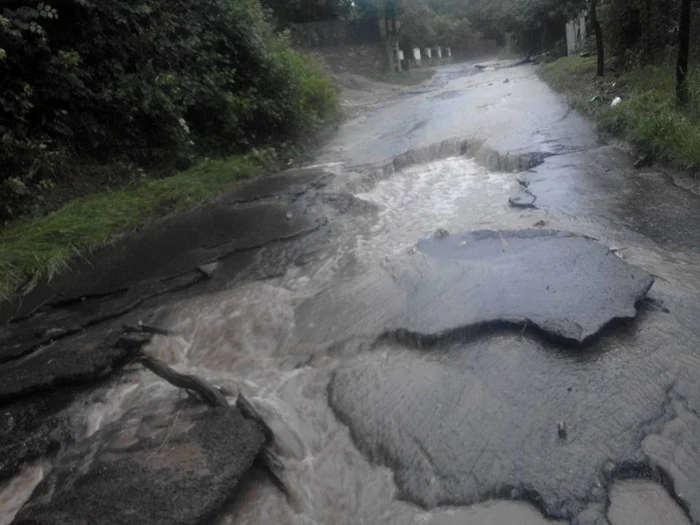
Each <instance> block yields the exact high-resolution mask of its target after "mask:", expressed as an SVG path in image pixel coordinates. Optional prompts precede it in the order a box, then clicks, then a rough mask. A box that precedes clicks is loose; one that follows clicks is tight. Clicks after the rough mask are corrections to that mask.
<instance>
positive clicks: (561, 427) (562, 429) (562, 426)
mask: <svg viewBox="0 0 700 525" xmlns="http://www.w3.org/2000/svg"><path fill="white" fill-rule="evenodd" d="M557 433H558V434H559V439H566V435H567V432H566V423H564V422H563V421H559V424H558V425H557Z"/></svg>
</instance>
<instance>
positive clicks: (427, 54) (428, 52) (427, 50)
mask: <svg viewBox="0 0 700 525" xmlns="http://www.w3.org/2000/svg"><path fill="white" fill-rule="evenodd" d="M425 56H426V58H427V59H428V60H430V59H431V58H433V53H432V52H431V51H430V48H429V47H426V48H425Z"/></svg>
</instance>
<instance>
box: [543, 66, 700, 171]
mask: <svg viewBox="0 0 700 525" xmlns="http://www.w3.org/2000/svg"><path fill="white" fill-rule="evenodd" d="M698 69H699V68H696V71H693V72H692V73H693V74H692V75H691V76H690V79H691V81H690V84H689V88H690V91H691V96H692V100H693V101H694V103H693V104H691V105H690V106H688V107H687V108H685V109H684V110H680V109H679V108H678V107H677V106H676V104H675V76H674V65H673V64H672V63H671V62H668V63H665V64H662V65H657V66H645V67H641V68H637V69H634V70H631V71H628V72H625V73H624V74H621V75H619V76H618V77H617V78H606V79H596V78H595V58H594V57H590V58H579V57H569V58H563V59H560V60H558V61H556V62H552V63H550V64H546V65H544V66H542V68H541V69H540V75H541V76H542V78H543V79H544V80H545V81H547V82H548V83H549V84H550V85H551V86H552V87H553V88H555V89H557V90H558V91H562V92H564V93H566V94H567V95H569V97H570V101H571V103H572V105H573V106H574V107H575V108H576V109H578V110H580V111H582V112H583V113H586V114H588V115H590V116H592V117H593V118H595V119H596V121H597V122H598V125H599V127H600V129H601V131H604V132H606V133H611V134H613V135H616V136H620V137H622V138H624V139H626V140H628V141H629V142H630V143H632V144H633V145H634V146H636V147H637V148H638V150H639V151H640V152H641V153H643V154H647V155H651V156H653V157H655V158H657V159H661V160H667V161H670V162H672V163H673V164H675V165H677V166H678V167H680V168H684V169H689V170H698V169H700V70H698ZM616 96H620V97H621V98H622V103H620V104H619V105H618V106H616V107H614V108H613V107H611V104H610V103H611V101H612V100H613V98H614V97H616Z"/></svg>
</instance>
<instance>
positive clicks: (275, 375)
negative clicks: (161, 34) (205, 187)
mask: <svg viewBox="0 0 700 525" xmlns="http://www.w3.org/2000/svg"><path fill="white" fill-rule="evenodd" d="M506 79H507V80H508V82H506ZM382 97H384V98H382V99H381V100H379V99H377V100H374V101H373V100H372V93H371V92H369V93H366V94H363V104H369V105H371V107H372V111H364V112H363V111H356V112H354V117H353V118H351V119H349V120H348V121H347V122H346V123H344V124H343V125H342V126H341V128H340V129H339V131H338V132H337V134H336V135H335V136H333V137H331V138H330V139H329V140H328V142H327V143H326V144H325V145H324V146H322V147H321V148H320V149H319V151H318V153H317V158H316V159H315V161H314V164H315V166H310V167H308V168H305V169H303V170H295V171H291V172H288V173H283V174H279V175H276V176H273V177H268V178H266V179H261V180H259V181H256V182H254V183H252V184H251V185H249V186H247V187H244V188H241V189H240V190H238V191H236V192H234V193H233V194H231V195H228V196H226V197H225V198H224V199H222V200H221V201H220V202H218V203H216V204H214V205H211V206H208V207H207V208H206V209H203V210H197V211H194V212H189V213H187V214H181V215H177V216H174V217H170V218H167V219H164V220H162V221H159V222H158V223H156V224H153V225H151V226H149V227H147V228H144V230H142V231H141V232H139V233H137V234H135V235H133V236H130V237H127V238H125V239H124V240H123V241H121V242H119V243H117V244H115V245H114V246H112V247H110V248H108V249H107V250H105V251H104V252H102V253H101V254H100V255H98V256H97V257H96V258H95V259H94V260H92V261H90V262H89V263H88V262H85V263H79V264H78V265H77V266H76V267H75V272H74V273H72V274H68V275H66V276H65V277H62V278H60V279H58V280H57V281H55V282H54V283H52V284H51V285H49V286H45V287H41V288H40V289H38V290H37V291H36V292H35V293H33V294H32V295H30V296H28V297H26V298H24V300H23V301H22V302H21V303H16V304H13V305H5V306H4V307H3V309H2V310H1V311H0V314H1V315H2V319H3V320H4V326H3V329H2V331H0V341H2V343H0V344H2V348H3V350H2V351H0V377H3V381H2V385H1V386H0V415H2V416H3V419H2V424H1V425H0V451H5V452H6V453H5V454H3V458H9V459H5V460H4V461H3V460H2V459H0V474H1V475H2V477H3V479H4V480H5V481H4V485H0V509H1V510H0V524H9V523H11V522H12V520H13V519H14V516H15V514H16V513H17V512H18V511H19V509H20V508H21V507H22V506H23V505H24V508H23V510H21V511H19V513H18V514H17V523H30V522H31V523H61V522H71V521H70V519H72V520H73V522H78V521H79V520H80V519H83V518H84V519H88V518H89V521H91V522H94V523H99V522H105V523H107V522H114V523H121V522H124V523H126V522H128V519H129V516H132V515H133V513H134V512H136V513H138V514H139V515H140V516H141V517H142V518H143V520H142V522H143V523H161V522H163V523H165V522H170V523H183V524H184V523H207V522H212V523H216V524H218V525H229V524H231V525H233V524H238V523H243V524H251V525H252V524H262V523H273V522H274V523H288V524H302V523H303V524H308V523H319V524H321V523H324V524H325V523H334V524H345V523H346V524H356V523H372V524H382V523H385V524H406V525H408V524H419V523H420V524H422V523H425V524H434V525H437V524H440V525H453V524H454V525H457V524H460V525H461V524H474V525H477V524H479V525H484V524H493V525H506V524H511V523H516V522H517V523H524V524H528V525H529V524H533V525H534V524H537V525H540V524H546V523H556V522H557V520H558V521H559V522H564V523H566V522H570V523H575V524H579V525H584V524H606V523H609V524H611V525H623V524H627V523H648V524H666V523H674V524H675V523H678V524H681V523H700V490H699V489H698V487H700V418H699V416H698V410H700V388H698V386H697V377H698V376H699V375H700V355H699V354H698V350H697V341H698V337H699V336H700V327H699V326H698V325H697V318H698V315H700V297H699V296H698V291H699V290H700V271H698V269H697V268H698V263H699V262H700V235H698V234H699V233H700V232H699V229H700V216H698V214H699V213H700V212H699V211H698V210H700V197H698V196H696V195H695V194H693V193H691V192H689V191H687V190H685V189H682V188H680V187H678V186H676V185H675V184H674V180H673V179H672V178H671V177H670V176H669V175H667V174H666V173H664V172H661V171H657V170H655V169H654V168H645V169H643V170H641V171H640V170H636V169H635V168H634V167H633V162H634V159H632V158H630V157H629V156H628V155H626V154H625V153H624V152H622V151H621V150H619V149H616V148H613V147H611V146H608V145H605V144H603V143H602V142H601V141H600V140H599V138H598V136H597V134H596V133H595V130H594V129H593V128H592V126H591V125H590V124H588V123H587V122H586V121H585V120H584V119H582V118H581V117H580V116H579V115H577V114H576V113H574V112H571V111H569V109H568V108H567V105H566V103H565V101H564V100H562V99H561V98H560V97H559V96H557V95H556V94H554V93H553V92H552V91H551V90H549V88H547V87H546V86H545V85H544V84H543V83H541V82H540V81H539V80H538V79H537V77H536V75H535V70H534V68H533V66H522V67H518V68H502V69H499V68H487V69H486V70H477V69H476V68H474V67H473V65H470V64H462V65H453V66H447V67H444V68H440V69H439V70H438V74H437V76H436V77H435V78H434V79H433V80H432V81H430V82H429V83H428V84H426V85H424V86H421V87H420V89H411V90H408V89H404V90H398V91H396V92H391V93H390V94H389V95H387V93H385V92H382ZM387 97H388V98H387ZM528 195H530V196H532V197H528ZM524 197H527V198H526V199H525V200H524V201H523V198H524ZM514 202H515V203H516V204H517V203H523V202H524V203H525V204H526V206H520V205H515V206H514V205H513V203H514ZM139 322H143V323H145V324H147V325H150V326H155V327H158V328H159V329H162V330H163V331H164V332H163V334H162V335H158V334H156V335H149V337H147V338H142V339H139V338H138V337H136V338H135V336H134V334H131V333H126V332H125V331H124V328H123V325H130V326H139ZM127 332H129V331H128V330H127ZM141 346H144V349H145V352H146V353H148V354H149V355H152V356H154V357H157V358H160V359H162V360H163V361H165V362H167V363H168V364H169V365H171V366H173V367H174V368H176V369H177V370H178V371H180V372H183V373H188V374H196V375H198V376H199V377H202V378H205V379H207V380H208V381H210V382H212V383H213V384H215V385H218V386H220V387H221V388H222V389H223V390H222V391H223V392H225V393H226V395H227V396H228V397H229V400H230V402H231V405H233V404H234V401H235V397H236V395H237V394H238V393H243V394H245V396H246V397H247V398H248V399H249V400H250V401H251V403H252V404H253V406H254V407H255V409H256V410H257V411H258V413H259V414H260V415H261V416H262V417H263V419H264V420H265V422H266V423H267V425H269V427H270V428H271V429H272V431H273V433H274V435H275V444H274V452H275V453H276V454H277V455H278V456H279V458H280V460H281V461H282V463H283V465H284V471H283V479H284V483H285V486H286V488H287V493H286V494H285V493H284V492H282V491H280V490H279V488H278V487H276V486H275V485H274V483H272V482H271V480H270V478H269V477H268V476H267V475H266V474H265V472H264V470H262V469H261V468H259V467H257V466H253V467H250V465H251V464H252V463H253V460H254V458H255V456H256V454H258V451H259V449H260V446H261V444H260V437H259V436H258V437H255V432H254V430H251V431H250V432H249V433H248V434H246V433H245V432H244V428H245V427H246V425H250V420H249V419H246V418H245V417H244V415H242V414H240V413H239V412H238V411H237V410H236V409H235V408H233V407H232V408H231V409H230V410H226V409H216V410H223V413H221V414H219V413H217V412H215V411H214V412H212V411H211V410H213V409H209V410H207V409H205V408H204V407H203V406H202V405H201V403H198V402H197V400H195V399H191V398H190V397H188V396H187V394H185V393H184V392H182V391H178V390H177V389H175V388H174V387H172V386H171V385H169V384H167V383H166V382H164V381H163V380H161V379H160V378H157V377H156V376H154V375H152V374H151V373H150V372H148V371H145V370H143V369H142V367H140V366H139V365H138V364H134V363H132V360H133V355H134V352H138V351H139V348H140V347H141ZM85 356H87V358H84V359H83V357H85ZM31 370H37V373H36V374H32V373H29V372H31ZM229 420H230V421H229ZM226 424H230V425H231V428H234V427H235V428H236V429H237V431H236V432H233V431H231V432H227V431H226V428H227V427H226ZM251 428H252V427H251ZM79 465H82V467H80V468H78V466H79ZM103 468H104V469H106V470H105V471H104V474H101V472H102V471H101V470H100V469H103ZM127 478H128V479H130V480H132V486H130V487H129V488H126V487H123V488H122V489H123V491H124V492H119V491H117V492H118V493H119V494H124V498H122V499H126V500H128V501H129V504H126V503H124V504H119V501H117V505H116V507H110V506H109V505H114V504H115V503H114V501H115V500H114V494H115V493H117V492H115V490H114V489H110V488H109V487H119V486H121V485H120V483H121V481H120V480H122V481H123V480H124V479H127ZM42 479H43V481H42ZM193 480H195V481H196V483H195V482H193ZM110 483H112V485H110ZM139 483H141V484H142V486H143V487H147V488H148V491H150V492H148V491H144V492H142V493H139V494H136V493H134V494H133V495H130V494H131V493H130V492H129V490H132V491H138V490H139V489H138V487H139ZM37 485H38V488H37V490H36V492H35V493H34V495H32V491H33V489H34V488H35V487H36V486H37ZM59 485H61V486H65V487H66V488H64V489H63V490H58V486H59ZM54 486H56V487H57V490H53V487H54ZM105 493H108V494H105ZM137 496H143V497H142V498H141V499H139V497H137ZM27 501H29V502H28V503H26V504H25V502H27ZM139 501H144V502H145V501H148V502H150V503H149V504H148V505H147V507H148V508H147V513H145V514H144V512H145V511H141V510H139V509H140V507H138V504H139ZM108 502H109V503H108ZM120 511H123V512H122V513H121V514H120ZM107 515H109V516H110V517H111V519H112V521H109V520H107V518H106V516H107ZM68 518H70V519H68ZM32 519H34V520H35V521H30V520H32ZM22 520H25V521H22ZM119 520H121V521H119ZM168 520H170V521H168Z"/></svg>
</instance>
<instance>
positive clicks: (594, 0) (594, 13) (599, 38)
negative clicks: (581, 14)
mask: <svg viewBox="0 0 700 525" xmlns="http://www.w3.org/2000/svg"><path fill="white" fill-rule="evenodd" d="M590 11H591V25H592V26H593V32H594V33H595V47H596V50H597V52H598V66H597V69H596V75H598V76H599V77H602V76H604V75H605V43H604V42H603V30H602V29H601V27H600V22H599V21H598V0H591V4H590Z"/></svg>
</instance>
